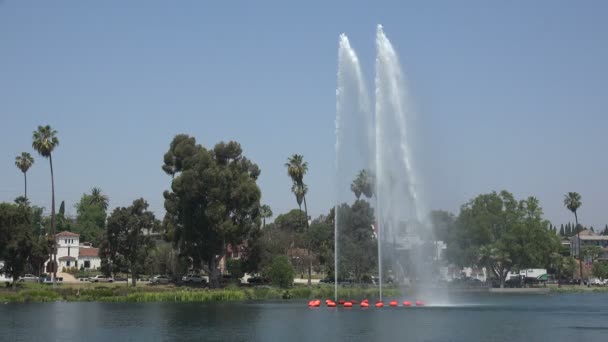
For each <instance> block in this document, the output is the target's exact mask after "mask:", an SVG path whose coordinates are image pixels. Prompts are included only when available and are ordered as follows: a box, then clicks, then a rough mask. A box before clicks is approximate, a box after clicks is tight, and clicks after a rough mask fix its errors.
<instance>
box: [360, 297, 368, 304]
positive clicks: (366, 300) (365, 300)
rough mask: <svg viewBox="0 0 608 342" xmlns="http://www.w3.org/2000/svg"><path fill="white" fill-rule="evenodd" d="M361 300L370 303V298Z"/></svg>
mask: <svg viewBox="0 0 608 342" xmlns="http://www.w3.org/2000/svg"><path fill="white" fill-rule="evenodd" d="M361 302H368V303H369V299H367V298H365V299H364V300H362V301H361Z"/></svg>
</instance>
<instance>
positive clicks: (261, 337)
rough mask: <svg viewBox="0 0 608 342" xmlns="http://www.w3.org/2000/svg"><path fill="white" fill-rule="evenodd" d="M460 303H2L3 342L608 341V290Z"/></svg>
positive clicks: (470, 299) (482, 298)
mask: <svg viewBox="0 0 608 342" xmlns="http://www.w3.org/2000/svg"><path fill="white" fill-rule="evenodd" d="M461 301H462V302H463V303H461V304H455V305H454V306H443V307H431V306H429V307H425V308H401V307H400V308H383V309H375V308H370V309H360V308H358V307H357V308H353V309H343V308H340V309H328V308H316V309H309V308H307V307H306V304H305V303H304V302H255V303H214V304H173V303H146V304H131V303H129V304H110V303H39V304H38V303H36V304H34V303H32V304H4V305H2V304H0V340H1V341H87V342H93V341H116V342H118V341H330V340H334V341H576V342H583V341H608V294H563V295H489V294H487V295H477V296H469V297H467V298H461Z"/></svg>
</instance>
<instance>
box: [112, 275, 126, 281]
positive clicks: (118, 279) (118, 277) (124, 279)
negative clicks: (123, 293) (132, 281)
mask: <svg viewBox="0 0 608 342" xmlns="http://www.w3.org/2000/svg"><path fill="white" fill-rule="evenodd" d="M127 280H129V279H127V277H123V276H117V277H114V281H127Z"/></svg>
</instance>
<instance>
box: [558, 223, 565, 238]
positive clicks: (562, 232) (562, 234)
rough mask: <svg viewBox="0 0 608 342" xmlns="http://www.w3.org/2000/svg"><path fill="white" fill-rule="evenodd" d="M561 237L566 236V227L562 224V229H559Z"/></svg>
mask: <svg viewBox="0 0 608 342" xmlns="http://www.w3.org/2000/svg"><path fill="white" fill-rule="evenodd" d="M559 236H564V225H563V224H562V226H561V228H559Z"/></svg>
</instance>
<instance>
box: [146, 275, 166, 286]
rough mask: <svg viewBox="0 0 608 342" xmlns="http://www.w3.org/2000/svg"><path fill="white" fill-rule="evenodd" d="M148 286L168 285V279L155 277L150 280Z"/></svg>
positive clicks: (162, 276) (160, 276)
mask: <svg viewBox="0 0 608 342" xmlns="http://www.w3.org/2000/svg"><path fill="white" fill-rule="evenodd" d="M150 284H169V277H167V276H164V275H157V276H154V277H152V279H150Z"/></svg>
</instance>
